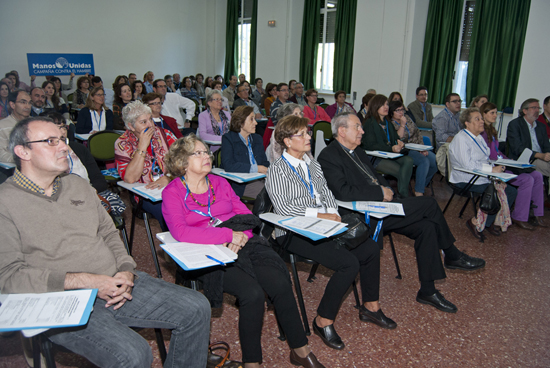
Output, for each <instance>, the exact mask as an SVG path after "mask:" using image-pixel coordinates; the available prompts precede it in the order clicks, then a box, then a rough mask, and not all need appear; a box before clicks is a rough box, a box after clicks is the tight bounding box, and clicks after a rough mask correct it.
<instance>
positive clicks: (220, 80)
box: [214, 74, 227, 91]
mask: <svg viewBox="0 0 550 368" xmlns="http://www.w3.org/2000/svg"><path fill="white" fill-rule="evenodd" d="M214 80H215V81H218V82H222V91H223V90H224V89H226V88H227V86H226V85H225V81H224V80H223V77H222V76H221V75H219V74H218V75H216V76H214Z"/></svg>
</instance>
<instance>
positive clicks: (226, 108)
mask: <svg viewBox="0 0 550 368" xmlns="http://www.w3.org/2000/svg"><path fill="white" fill-rule="evenodd" d="M213 90H217V91H219V92H220V93H222V82H220V81H213V82H212V88H211V90H210V92H212V91H213ZM207 96H208V95H207ZM222 99H223V102H222V108H223V111H227V112H229V113H231V109H230V108H229V101H228V100H227V97H225V96H223V94H222Z"/></svg>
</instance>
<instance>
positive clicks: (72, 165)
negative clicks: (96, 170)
mask: <svg viewBox="0 0 550 368" xmlns="http://www.w3.org/2000/svg"><path fill="white" fill-rule="evenodd" d="M67 156H69V160H70V161H71V170H69V174H72V173H73V167H74V163H73V158H72V157H71V153H70V152H69V154H68V155H67Z"/></svg>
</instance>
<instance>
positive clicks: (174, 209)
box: [162, 107, 323, 368]
mask: <svg viewBox="0 0 550 368" xmlns="http://www.w3.org/2000/svg"><path fill="white" fill-rule="evenodd" d="M241 109H243V107H241ZM166 165H167V168H168V172H169V173H170V174H171V175H172V176H173V177H174V178H177V179H175V180H173V181H172V182H171V183H170V184H169V185H168V186H167V187H166V189H164V191H163V192H162V199H163V202H162V207H163V214H164V216H165V218H166V222H167V223H168V227H169V228H170V233H171V234H172V236H173V237H174V238H175V239H176V240H178V241H182V242H191V243H199V244H225V245H226V246H227V247H228V248H229V249H231V250H232V251H234V252H235V253H238V255H239V258H238V259H237V260H236V261H235V262H234V263H230V264H228V265H226V266H225V267H224V268H223V269H218V270H216V269H215V268H210V269H208V271H210V272H209V274H207V275H206V276H204V277H205V278H204V283H205V290H208V291H207V292H206V295H207V297H208V298H209V300H210V302H211V305H212V307H214V308H219V307H221V305H222V301H223V294H222V293H223V292H226V293H229V294H231V295H234V296H235V297H236V298H237V301H238V303H239V305H240V308H239V337H240V343H241V349H242V357H243V362H244V366H245V368H249V367H260V364H261V362H262V348H261V333H262V324H263V318H264V310H265V293H267V295H268V297H269V299H270V300H271V301H272V303H273V305H274V307H275V311H276V313H277V319H278V322H279V323H280V325H281V328H282V330H283V331H284V334H285V336H286V338H287V341H288V344H289V346H290V348H291V349H292V350H291V352H290V362H291V363H292V364H294V365H300V366H303V367H323V365H321V364H320V363H319V362H318V361H317V359H316V358H315V355H313V353H312V352H311V351H310V349H309V347H308V345H307V342H308V341H307V337H306V335H305V333H304V330H303V326H302V323H301V320H300V314H299V313H298V308H297V306H296V300H295V299H294V293H293V292H292V287H291V283H290V278H289V275H288V269H287V268H286V265H285V264H284V262H283V261H282V260H281V258H280V257H279V256H278V255H277V254H276V253H275V252H274V251H273V250H272V249H271V248H270V247H269V246H268V244H267V242H266V241H265V239H264V238H261V237H259V236H254V237H253V234H252V231H251V229H252V228H254V227H255V226H257V225H259V224H260V221H259V220H258V219H257V218H256V217H254V216H252V215H251V214H250V211H249V210H248V209H247V208H246V206H245V205H244V204H243V203H242V202H241V201H240V199H239V197H237V196H236V195H235V193H234V192H233V190H232V189H231V187H230V186H229V183H228V182H227V181H226V180H225V179H224V178H222V177H219V176H216V175H210V170H211V168H212V153H211V152H210V150H209V149H208V146H207V145H206V143H204V141H202V140H201V139H200V138H197V137H195V136H194V135H189V136H187V137H185V138H183V139H180V140H178V141H177V142H176V143H175V144H174V145H172V147H170V151H169V152H168V155H167V156H166ZM207 209H208V211H206V210H207ZM243 215H244V216H243ZM246 225H248V226H246ZM237 227H238V228H239V229H243V230H239V231H237V230H233V229H234V228H237ZM197 367H198V366H197Z"/></svg>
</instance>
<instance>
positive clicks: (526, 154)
mask: <svg viewBox="0 0 550 368" xmlns="http://www.w3.org/2000/svg"><path fill="white" fill-rule="evenodd" d="M532 154H533V151H531V150H530V149H529V148H526V149H524V150H523V152H522V153H521V156H519V157H518V162H519V163H522V164H528V163H529V160H530V159H531V155H532Z"/></svg>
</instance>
